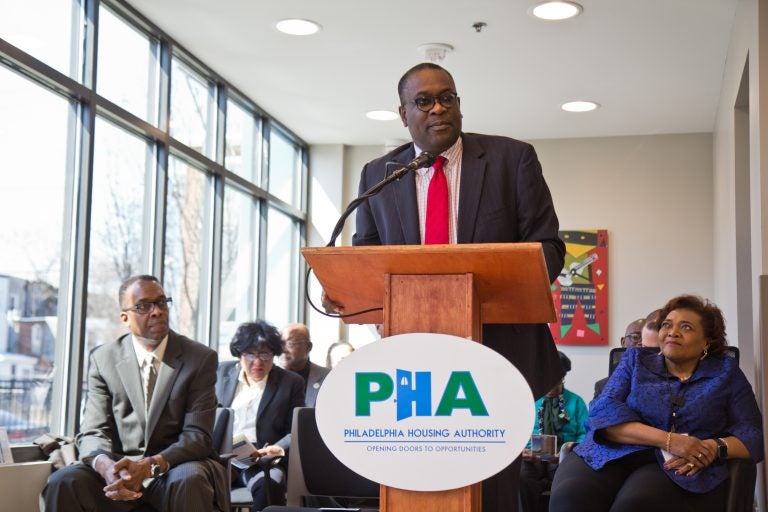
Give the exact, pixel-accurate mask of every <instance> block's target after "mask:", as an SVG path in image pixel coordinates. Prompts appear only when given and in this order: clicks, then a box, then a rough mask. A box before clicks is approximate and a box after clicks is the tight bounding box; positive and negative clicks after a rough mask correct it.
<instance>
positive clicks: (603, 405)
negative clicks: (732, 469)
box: [575, 348, 763, 493]
mask: <svg viewBox="0 0 768 512" xmlns="http://www.w3.org/2000/svg"><path fill="white" fill-rule="evenodd" d="M673 397H678V399H677V400H676V401H677V402H678V403H679V402H682V405H679V406H677V407H675V406H673V403H672V398H673ZM673 407H675V408H676V419H675V420H674V423H675V427H676V428H675V431H676V432H677V433H680V434H684V433H687V434H690V435H692V436H696V437H698V438H699V439H711V438H715V437H724V436H735V437H737V438H739V440H740V441H741V442H742V443H744V445H745V446H746V447H747V449H748V450H749V453H750V454H751V455H752V458H753V459H754V460H755V462H760V461H761V460H762V459H763V433H762V418H761V415H760V410H759V409H758V407H757V401H756V399H755V394H754V393H753V392H752V388H751V387H750V385H749V382H748V381H747V378H746V377H745V376H744V374H743V373H742V371H741V370H740V369H739V366H738V364H737V362H736V360H735V359H734V358H732V357H728V356H727V355H721V356H710V357H707V358H706V359H704V360H703V361H701V362H699V365H698V366H697V368H696V371H694V373H693V375H692V376H691V378H690V379H689V380H687V381H685V382H681V381H680V379H678V378H677V377H674V376H672V375H671V374H670V373H669V372H668V371H667V369H666V366H665V365H664V357H663V356H661V355H659V354H658V353H654V352H648V351H644V350H640V349H637V348H631V349H628V350H627V351H626V353H625V354H624V357H623V358H622V360H621V362H620V363H619V366H618V367H617V368H616V370H615V371H614V372H613V374H612V375H611V377H610V379H608V383H607V384H606V386H605V389H604V390H603V392H602V393H601V394H600V396H599V397H598V398H596V399H595V400H593V401H592V402H591V403H590V405H589V421H588V431H587V437H586V438H585V439H584V442H583V443H581V444H580V445H578V446H577V447H576V448H575V451H576V453H578V454H579V455H581V457H582V458H583V459H584V461H585V462H586V463H587V464H588V465H589V466H590V467H592V468H593V469H596V470H599V469H600V468H602V467H603V466H605V465H606V464H607V463H609V462H611V461H614V460H616V459H619V458H621V457H624V456H625V455H628V454H630V453H635V452H638V451H641V450H647V449H649V447H648V446H643V445H632V444H619V443H611V442H609V441H606V440H605V439H603V438H602V437H601V436H600V431H601V430H602V429H604V428H607V427H611V426H614V425H618V424H621V423H626V422H629V421H639V422H642V423H645V424H646V425H650V426H652V427H656V428H659V429H661V430H665V431H669V430H670V429H671V428H672V411H673ZM655 451H656V459H657V460H658V462H659V465H660V466H662V467H663V464H664V458H663V456H662V454H661V450H659V449H655ZM665 473H666V474H667V476H669V477H670V478H671V479H672V480H673V481H674V482H675V483H676V484H677V485H679V486H680V487H682V488H683V489H686V490H688V491H691V492H698V493H704V492H708V491H711V490H712V489H714V488H715V487H717V486H718V485H719V484H720V483H721V482H723V481H724V480H725V479H726V478H728V469H727V467H726V465H725V464H723V463H722V462H719V461H715V463H713V464H711V465H709V466H707V467H706V468H705V469H704V470H702V471H699V472H697V473H696V474H695V475H693V476H684V475H675V472H674V471H669V470H665Z"/></svg>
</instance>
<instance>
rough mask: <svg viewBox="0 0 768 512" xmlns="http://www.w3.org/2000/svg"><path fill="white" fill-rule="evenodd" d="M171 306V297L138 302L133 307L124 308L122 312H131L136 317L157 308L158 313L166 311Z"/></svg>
mask: <svg viewBox="0 0 768 512" xmlns="http://www.w3.org/2000/svg"><path fill="white" fill-rule="evenodd" d="M171 304H173V299H172V298H171V297H166V298H164V299H158V300H156V301H152V302H139V303H138V304H136V305H135V306H131V307H129V308H125V309H123V310H122V311H123V312H124V313H127V312H129V311H133V312H134V313H136V314H137V315H147V314H149V313H151V312H152V310H153V309H155V308H157V309H158V310H159V311H168V307H170V305H171Z"/></svg>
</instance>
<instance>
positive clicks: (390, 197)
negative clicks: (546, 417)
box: [352, 133, 565, 397]
mask: <svg viewBox="0 0 768 512" xmlns="http://www.w3.org/2000/svg"><path fill="white" fill-rule="evenodd" d="M462 141H463V146H464V150H463V154H462V168H461V185H460V190H459V214H458V225H457V240H458V243H460V244H461V243H499V242H502V243H503V242H541V244H542V248H543V250H544V258H545V260H546V262H547V268H548V271H549V278H550V281H553V280H554V279H555V278H556V277H557V275H558V274H559V273H560V270H561V269H562V268H563V260H564V256H565V245H564V244H563V242H562V241H561V240H560V238H559V237H558V234H557V232H558V229H559V224H558V220H557V215H556V214H555V209H554V206H553V205H552V196H551V195H550V192H549V188H548V187H547V184H546V182H545V181H544V177H543V175H542V172H541V165H540V164H539V161H538V158H537V157H536V152H535V151H534V149H533V146H531V145H530V144H527V143H524V142H521V141H518V140H514V139H510V138H507V137H498V136H489V135H478V134H470V133H464V134H462ZM414 157H415V153H414V149H413V144H406V145H404V146H401V147H399V148H397V149H395V150H394V151H392V152H390V153H389V154H387V155H385V156H383V157H381V158H379V159H377V160H373V161H372V162H370V163H368V164H367V165H366V166H365V167H364V168H363V172H362V175H361V178H360V192H361V193H362V192H363V191H365V190H367V189H368V188H370V187H371V186H373V185H374V184H376V183H377V182H379V181H380V180H382V179H383V178H384V177H385V175H386V174H387V173H388V172H391V171H392V170H394V169H395V168H397V167H400V166H402V165H405V164H407V163H408V162H410V161H411V160H412V159H413V158H414ZM388 162H395V164H393V165H387V163H388ZM352 243H353V245H406V244H420V243H421V237H420V234H419V216H418V206H417V202H416V185H415V175H414V173H410V174H408V175H406V176H405V177H404V178H402V179H400V180H399V181H397V182H395V183H392V184H390V185H389V186H388V187H385V188H384V189H383V190H382V191H381V193H379V194H378V195H376V196H374V197H372V198H370V199H369V200H368V201H366V202H363V203H362V204H361V205H360V207H359V208H358V210H357V227H356V233H355V235H354V236H353V238H352ZM483 344H485V345H486V346H488V347H490V348H492V349H494V350H496V351H497V352H499V353H500V354H502V355H503V356H504V357H506V358H507V359H508V360H509V361H510V362H512V363H513V364H514V365H515V366H516V367H517V368H518V369H519V370H520V372H521V373H522V374H523V375H524V376H525V378H526V379H527V380H528V383H529V384H530V386H531V389H532V391H533V394H534V396H535V397H539V396H542V395H544V394H545V393H546V392H547V391H548V390H549V389H550V388H551V387H552V386H553V385H554V384H556V383H557V382H558V381H559V380H560V379H561V378H562V376H563V370H562V368H561V366H560V361H559V358H558V355H557V350H556V349H555V345H554V342H553V340H552V336H551V334H550V332H549V328H548V327H547V326H546V325H534V324H525V325H524V324H515V325H513V324H486V325H484V326H483Z"/></svg>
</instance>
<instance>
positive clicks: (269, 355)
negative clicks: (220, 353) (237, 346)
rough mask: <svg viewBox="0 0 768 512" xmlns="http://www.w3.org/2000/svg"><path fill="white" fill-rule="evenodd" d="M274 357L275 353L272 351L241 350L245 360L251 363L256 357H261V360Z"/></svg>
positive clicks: (268, 359)
mask: <svg viewBox="0 0 768 512" xmlns="http://www.w3.org/2000/svg"><path fill="white" fill-rule="evenodd" d="M274 357H275V354H273V353H272V352H256V353H254V352H243V359H245V361H246V362H248V363H252V362H254V361H255V360H256V359H261V360H262V361H271V360H272V359H273V358H274Z"/></svg>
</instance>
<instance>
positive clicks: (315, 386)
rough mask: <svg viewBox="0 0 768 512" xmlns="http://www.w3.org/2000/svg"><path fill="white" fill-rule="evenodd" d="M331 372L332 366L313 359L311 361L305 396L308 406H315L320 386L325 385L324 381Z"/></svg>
mask: <svg viewBox="0 0 768 512" xmlns="http://www.w3.org/2000/svg"><path fill="white" fill-rule="evenodd" d="M329 373H331V369H330V368H326V367H325V366H320V365H319V364H315V363H313V362H312V361H310V362H309V376H308V377H307V386H306V396H305V397H304V398H305V402H306V405H307V407H314V406H315V403H316V402H317V394H318V393H319V392H320V386H322V385H323V381H324V380H325V377H327V376H328V374H329Z"/></svg>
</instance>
